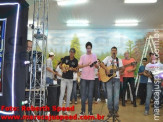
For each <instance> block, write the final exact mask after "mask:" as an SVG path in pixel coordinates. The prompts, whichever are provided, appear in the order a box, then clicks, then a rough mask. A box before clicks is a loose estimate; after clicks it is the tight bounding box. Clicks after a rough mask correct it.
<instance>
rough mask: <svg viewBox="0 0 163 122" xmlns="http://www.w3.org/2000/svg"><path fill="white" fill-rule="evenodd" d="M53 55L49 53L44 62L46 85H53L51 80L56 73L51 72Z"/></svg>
mask: <svg viewBox="0 0 163 122" xmlns="http://www.w3.org/2000/svg"><path fill="white" fill-rule="evenodd" d="M54 56H55V55H54V53H53V52H50V53H49V58H48V59H47V60H46V83H47V84H53V78H54V75H56V73H55V72H54V71H53V63H52V61H53V59H54Z"/></svg>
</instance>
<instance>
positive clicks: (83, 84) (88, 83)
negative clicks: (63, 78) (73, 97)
mask: <svg viewBox="0 0 163 122" xmlns="http://www.w3.org/2000/svg"><path fill="white" fill-rule="evenodd" d="M87 89H88V92H86V91H87ZM93 91H94V80H84V79H82V80H81V81H80V93H81V111H82V112H85V101H86V99H87V96H88V112H92V102H93Z"/></svg>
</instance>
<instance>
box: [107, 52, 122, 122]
mask: <svg viewBox="0 0 163 122" xmlns="http://www.w3.org/2000/svg"><path fill="white" fill-rule="evenodd" d="M113 55H114V57H115V54H113ZM117 62H118V61H117ZM118 67H119V66H118ZM114 72H115V73H116V71H114V59H113V61H112V70H111V71H110V73H111V74H113V73H114ZM115 77H116V76H115ZM115 77H113V78H112V103H113V104H112V106H113V110H112V116H110V117H108V118H107V119H106V120H105V121H104V122H107V121H108V120H109V119H110V118H111V117H113V122H115V121H118V122H120V120H119V119H118V118H117V116H116V115H115V108H114V86H115Z"/></svg>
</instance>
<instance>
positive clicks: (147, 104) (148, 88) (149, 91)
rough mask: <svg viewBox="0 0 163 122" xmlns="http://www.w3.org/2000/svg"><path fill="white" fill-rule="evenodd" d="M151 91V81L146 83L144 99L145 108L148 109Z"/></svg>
mask: <svg viewBox="0 0 163 122" xmlns="http://www.w3.org/2000/svg"><path fill="white" fill-rule="evenodd" d="M152 93H153V83H147V96H146V101H145V110H146V111H149V105H150V101H151V97H152Z"/></svg>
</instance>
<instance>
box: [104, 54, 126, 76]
mask: <svg viewBox="0 0 163 122" xmlns="http://www.w3.org/2000/svg"><path fill="white" fill-rule="evenodd" d="M112 60H113V58H112V57H111V56H107V57H106V58H105V59H104V60H103V61H102V62H103V63H104V64H105V65H106V66H107V67H108V66H111V65H112ZM118 62H119V67H122V66H123V63H122V60H121V59H120V58H118ZM114 65H115V66H117V61H116V59H114ZM116 75H117V76H116V77H115V78H120V75H119V71H116Z"/></svg>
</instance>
